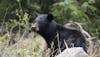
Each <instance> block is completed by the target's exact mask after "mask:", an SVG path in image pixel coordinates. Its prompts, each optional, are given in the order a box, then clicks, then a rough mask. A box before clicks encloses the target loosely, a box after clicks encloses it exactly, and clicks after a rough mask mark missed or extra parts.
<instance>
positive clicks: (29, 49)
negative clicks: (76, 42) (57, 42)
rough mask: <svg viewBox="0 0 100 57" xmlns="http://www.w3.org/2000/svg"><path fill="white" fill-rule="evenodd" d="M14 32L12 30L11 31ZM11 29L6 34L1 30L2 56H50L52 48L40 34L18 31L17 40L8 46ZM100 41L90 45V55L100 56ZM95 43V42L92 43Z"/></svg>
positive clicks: (0, 46)
mask: <svg viewBox="0 0 100 57" xmlns="http://www.w3.org/2000/svg"><path fill="white" fill-rule="evenodd" d="M10 32H12V31H10ZM10 32H9V31H8V32H7V33H5V34H4V35H1V34H2V33H3V31H2V30H1V32H0V57H41V56H43V57H49V52H50V49H47V47H46V44H45V41H44V39H43V37H41V36H40V35H37V34H36V36H34V35H35V34H34V33H33V32H31V33H27V36H26V33H23V34H20V33H16V34H15V35H14V36H13V39H14V40H15V41H16V43H15V44H12V45H11V46H9V47H8V41H9V38H12V35H13V33H11V34H9V33H10ZM98 43H100V41H99V40H98V42H95V46H90V47H89V50H88V54H89V57H100V46H99V44H98ZM92 44H93V43H92Z"/></svg>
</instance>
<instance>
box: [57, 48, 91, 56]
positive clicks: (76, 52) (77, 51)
mask: <svg viewBox="0 0 100 57" xmlns="http://www.w3.org/2000/svg"><path fill="white" fill-rule="evenodd" d="M55 57H89V56H88V54H87V53H86V52H85V51H84V50H83V48H81V47H73V48H67V49H65V50H64V51H63V52H62V53H60V54H59V55H57V56H55Z"/></svg>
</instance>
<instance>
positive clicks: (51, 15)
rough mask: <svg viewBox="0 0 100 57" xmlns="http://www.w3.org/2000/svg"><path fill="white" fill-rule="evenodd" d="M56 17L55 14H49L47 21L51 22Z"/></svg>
mask: <svg viewBox="0 0 100 57" xmlns="http://www.w3.org/2000/svg"><path fill="white" fill-rule="evenodd" d="M53 18H54V16H53V14H48V16H47V19H48V20H49V21H50V22H51V21H52V20H53Z"/></svg>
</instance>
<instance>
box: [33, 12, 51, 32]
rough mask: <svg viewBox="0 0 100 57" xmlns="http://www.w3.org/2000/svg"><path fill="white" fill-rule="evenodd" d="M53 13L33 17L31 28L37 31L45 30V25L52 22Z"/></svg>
mask: <svg viewBox="0 0 100 57" xmlns="http://www.w3.org/2000/svg"><path fill="white" fill-rule="evenodd" d="M52 20H53V15H52V14H39V15H38V16H37V17H36V18H35V19H34V25H33V26H32V30H34V31H36V32H38V31H42V30H45V29H46V28H47V26H48V25H49V24H50V23H51V22H52Z"/></svg>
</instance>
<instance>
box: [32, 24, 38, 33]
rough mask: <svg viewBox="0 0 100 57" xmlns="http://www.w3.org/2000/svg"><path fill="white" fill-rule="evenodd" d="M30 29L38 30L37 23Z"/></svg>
mask: <svg viewBox="0 0 100 57" xmlns="http://www.w3.org/2000/svg"><path fill="white" fill-rule="evenodd" d="M31 30H33V31H39V26H38V23H35V24H34V25H32V28H31Z"/></svg>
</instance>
